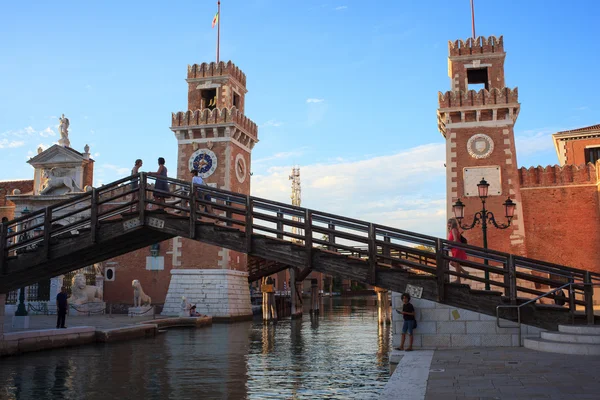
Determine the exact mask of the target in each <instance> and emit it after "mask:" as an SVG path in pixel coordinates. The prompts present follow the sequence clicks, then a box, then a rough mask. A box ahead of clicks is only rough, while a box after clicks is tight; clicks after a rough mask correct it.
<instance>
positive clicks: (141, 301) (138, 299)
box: [128, 279, 154, 317]
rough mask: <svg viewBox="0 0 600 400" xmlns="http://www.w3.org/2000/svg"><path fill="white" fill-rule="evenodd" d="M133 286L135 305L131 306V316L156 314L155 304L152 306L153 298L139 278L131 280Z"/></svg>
mask: <svg viewBox="0 0 600 400" xmlns="http://www.w3.org/2000/svg"><path fill="white" fill-rule="evenodd" d="M131 287H132V288H133V307H129V312H128V314H129V316H130V317H143V316H152V315H153V314H154V310H153V308H154V306H152V304H151V303H152V299H151V298H150V296H148V295H147V294H146V293H144V289H142V284H141V283H140V281H139V280H137V279H134V280H133V281H132V282H131Z"/></svg>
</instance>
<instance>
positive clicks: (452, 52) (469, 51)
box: [448, 36, 504, 57]
mask: <svg viewBox="0 0 600 400" xmlns="http://www.w3.org/2000/svg"><path fill="white" fill-rule="evenodd" d="M490 53H496V54H498V53H504V40H503V37H502V36H499V37H496V36H489V37H487V38H486V37H485V36H478V37H477V38H475V39H473V38H468V39H467V40H462V39H458V40H455V41H452V40H449V41H448V54H449V56H450V57H458V56H470V55H479V54H490Z"/></svg>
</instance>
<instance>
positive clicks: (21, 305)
mask: <svg viewBox="0 0 600 400" xmlns="http://www.w3.org/2000/svg"><path fill="white" fill-rule="evenodd" d="M27 214H29V210H28V209H27V207H25V209H24V210H23V211H21V216H22V217H24V216H26V215H27ZM27 226H28V221H27V220H25V221H23V222H22V223H21V229H23V230H25V229H27ZM28 238H29V232H25V233H23V234H22V235H19V240H27V239H28ZM26 316H27V309H26V308H25V287H24V286H23V287H22V288H21V290H20V292H19V306H18V307H17V311H15V317H26Z"/></svg>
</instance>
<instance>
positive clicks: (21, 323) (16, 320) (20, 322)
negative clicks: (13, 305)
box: [12, 315, 29, 329]
mask: <svg viewBox="0 0 600 400" xmlns="http://www.w3.org/2000/svg"><path fill="white" fill-rule="evenodd" d="M12 327H13V329H29V315H26V316H24V317H12Z"/></svg>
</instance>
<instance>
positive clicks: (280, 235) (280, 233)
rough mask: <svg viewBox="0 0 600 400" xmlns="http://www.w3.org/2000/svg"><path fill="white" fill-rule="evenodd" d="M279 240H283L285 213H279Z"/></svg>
mask: <svg viewBox="0 0 600 400" xmlns="http://www.w3.org/2000/svg"><path fill="white" fill-rule="evenodd" d="M277 239H283V213H282V212H281V211H278V212H277Z"/></svg>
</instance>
